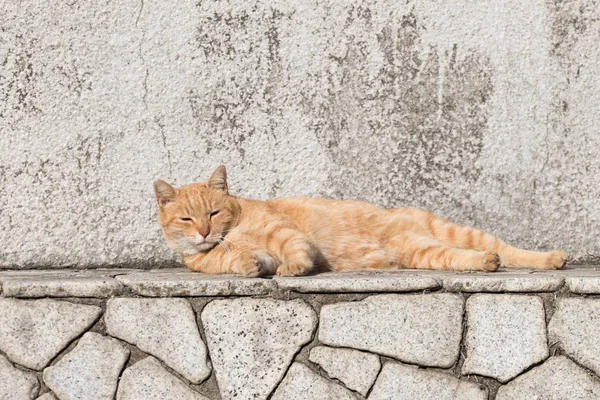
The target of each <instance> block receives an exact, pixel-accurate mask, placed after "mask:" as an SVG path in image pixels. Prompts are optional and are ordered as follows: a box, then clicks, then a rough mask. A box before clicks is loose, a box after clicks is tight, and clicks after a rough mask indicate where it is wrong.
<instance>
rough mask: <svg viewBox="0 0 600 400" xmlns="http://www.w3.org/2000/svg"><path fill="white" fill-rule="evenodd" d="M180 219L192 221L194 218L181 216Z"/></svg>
mask: <svg viewBox="0 0 600 400" xmlns="http://www.w3.org/2000/svg"><path fill="white" fill-rule="evenodd" d="M179 219H180V220H182V221H185V222H190V221H191V220H192V219H191V218H189V217H181V218H179Z"/></svg>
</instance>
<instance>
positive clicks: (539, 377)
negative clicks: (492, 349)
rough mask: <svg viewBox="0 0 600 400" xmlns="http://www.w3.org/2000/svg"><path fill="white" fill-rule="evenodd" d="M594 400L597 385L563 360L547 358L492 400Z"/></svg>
mask: <svg viewBox="0 0 600 400" xmlns="http://www.w3.org/2000/svg"><path fill="white" fill-rule="evenodd" d="M531 399H543V400H566V399H568V400H598V399H600V381H599V380H598V378H597V377H595V376H592V375H591V374H589V373H588V372H586V371H585V370H584V369H583V368H581V367H579V366H578V365H577V364H575V363H574V362H573V361H571V360H569V359H568V358H566V357H564V356H559V357H551V358H550V359H548V360H547V361H546V362H545V363H543V364H542V365H540V366H537V367H535V368H533V369H532V370H530V371H527V372H526V373H524V374H523V375H521V376H519V377H518V378H516V379H515V380H513V381H512V382H510V383H508V384H506V385H504V386H501V387H500V388H499V389H498V394H497V395H496V400H531Z"/></svg>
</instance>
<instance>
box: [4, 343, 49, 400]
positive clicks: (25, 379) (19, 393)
mask: <svg viewBox="0 0 600 400" xmlns="http://www.w3.org/2000/svg"><path fill="white" fill-rule="evenodd" d="M39 389H40V383H39V382H38V380H37V378H36V376H35V374H33V373H31V372H25V371H21V370H20V369H18V368H15V367H14V366H13V365H12V364H11V363H10V362H8V360H7V359H6V357H4V356H3V355H2V354H0V399H2V400H33V399H34V398H35V397H36V396H37V394H38V391H39Z"/></svg>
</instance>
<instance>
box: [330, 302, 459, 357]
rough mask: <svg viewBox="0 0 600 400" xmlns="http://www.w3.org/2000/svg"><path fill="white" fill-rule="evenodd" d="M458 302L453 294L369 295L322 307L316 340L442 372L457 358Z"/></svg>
mask: <svg viewBox="0 0 600 400" xmlns="http://www.w3.org/2000/svg"><path fill="white" fill-rule="evenodd" d="M463 305H464V303H463V300H462V298H461V297H460V296H458V295H455V294H445V293H444V294H427V295H421V296H412V295H395V294H389V295H375V296H371V297H367V298H366V299H364V300H362V301H357V302H350V303H336V304H328V305H324V306H323V307H322V308H321V319H320V324H319V340H320V341H321V342H322V343H323V344H327V345H330V346H335V347H353V348H356V349H361V350H367V351H371V352H374V353H379V354H383V355H386V356H389V357H394V358H397V359H399V360H401V361H405V362H409V363H416V364H420V365H427V366H437V367H442V368H449V367H451V366H452V365H453V364H454V363H455V362H456V360H457V359H458V352H459V345H460V339H461V333H462V314H463Z"/></svg>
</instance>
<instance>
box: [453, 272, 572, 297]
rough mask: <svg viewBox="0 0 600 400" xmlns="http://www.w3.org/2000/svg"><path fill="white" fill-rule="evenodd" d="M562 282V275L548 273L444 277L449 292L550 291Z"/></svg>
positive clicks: (476, 274) (473, 274)
mask: <svg viewBox="0 0 600 400" xmlns="http://www.w3.org/2000/svg"><path fill="white" fill-rule="evenodd" d="M563 284H564V278H563V277H561V276H556V275H550V274H548V273H518V272H496V273H493V274H489V273H471V274H460V273H456V274H452V275H447V276H445V277H444V289H446V290H448V291H450V292H471V293H475V292H492V293H504V292H552V291H555V290H558V289H560V288H561V287H562V286H563Z"/></svg>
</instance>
